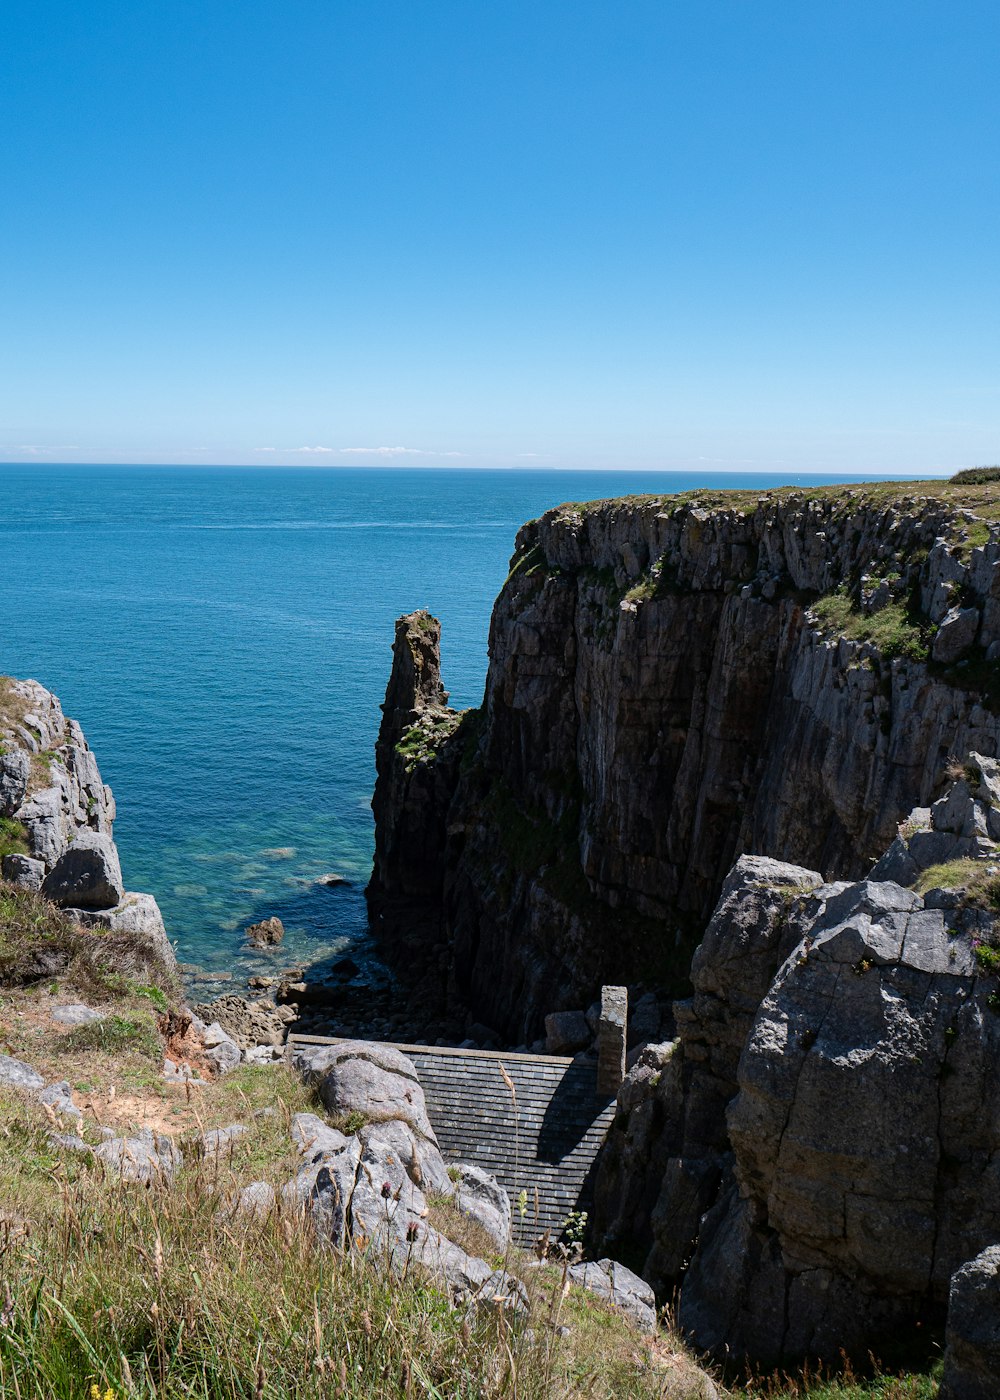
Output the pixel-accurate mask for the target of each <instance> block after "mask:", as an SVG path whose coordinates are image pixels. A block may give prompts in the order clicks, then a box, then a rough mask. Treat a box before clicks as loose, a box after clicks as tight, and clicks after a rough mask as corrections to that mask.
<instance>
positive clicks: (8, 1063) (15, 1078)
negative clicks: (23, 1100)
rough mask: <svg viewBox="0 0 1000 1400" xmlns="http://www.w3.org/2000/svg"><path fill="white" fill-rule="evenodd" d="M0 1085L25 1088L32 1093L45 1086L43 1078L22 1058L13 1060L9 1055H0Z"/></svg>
mask: <svg viewBox="0 0 1000 1400" xmlns="http://www.w3.org/2000/svg"><path fill="white" fill-rule="evenodd" d="M0 1086H3V1087H5V1088H10V1089H25V1090H27V1091H28V1092H29V1093H34V1092H37V1091H38V1090H39V1089H44V1088H45V1080H44V1079H43V1078H42V1076H41V1075H40V1074H39V1073H38V1071H37V1070H34V1069H32V1068H31V1066H30V1065H26V1064H25V1063H24V1061H23V1060H15V1059H14V1058H13V1056H11V1055H0Z"/></svg>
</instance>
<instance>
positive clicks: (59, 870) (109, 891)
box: [42, 829, 125, 909]
mask: <svg viewBox="0 0 1000 1400" xmlns="http://www.w3.org/2000/svg"><path fill="white" fill-rule="evenodd" d="M42 893H43V894H44V895H45V897H46V899H51V900H52V902H53V904H58V905H61V906H62V907H63V908H67V907H73V908H79V909H111V908H114V906H115V905H117V904H120V903H121V900H122V897H123V895H124V894H125V886H124V884H123V883H122V868H121V864H120V862H119V860H118V851H117V849H116V847H115V843H114V842H113V841H112V839H111V837H110V836H108V835H107V834H106V833H104V832H99V831H90V830H88V829H84V830H83V831H79V832H77V834H76V839H75V840H74V841H73V843H72V845H71V846H70V847H69V848H68V849H67V850H66V851H65V852H64V854H63V855H61V856H60V857H59V859H58V860H57V861H56V863H55V865H54V866H53V867H52V869H51V870H50V871H49V873H48V875H46V877H45V879H44V880H43V881H42Z"/></svg>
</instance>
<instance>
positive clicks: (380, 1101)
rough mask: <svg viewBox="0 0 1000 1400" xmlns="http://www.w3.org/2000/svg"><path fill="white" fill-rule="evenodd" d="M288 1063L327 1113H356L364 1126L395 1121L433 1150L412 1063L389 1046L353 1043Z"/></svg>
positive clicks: (302, 1052)
mask: <svg viewBox="0 0 1000 1400" xmlns="http://www.w3.org/2000/svg"><path fill="white" fill-rule="evenodd" d="M293 1063H294V1064H295V1066H296V1068H297V1069H298V1070H299V1072H300V1073H301V1074H302V1075H303V1077H304V1078H305V1079H306V1081H307V1082H309V1083H314V1084H316V1085H317V1086H318V1093H319V1098H320V1101H321V1102H322V1103H323V1105H324V1106H325V1107H326V1108H328V1109H329V1110H330V1112H331V1113H340V1114H350V1113H358V1114H361V1115H362V1117H363V1118H364V1119H365V1120H366V1121H367V1122H375V1123H378V1122H387V1121H389V1120H390V1119H394V1118H395V1119H399V1120H400V1121H402V1122H404V1123H406V1124H407V1125H408V1126H409V1127H410V1128H411V1129H412V1130H413V1132H414V1133H415V1134H416V1135H417V1137H418V1138H421V1139H423V1140H424V1141H425V1142H427V1143H431V1144H433V1145H434V1146H435V1147H436V1146H437V1138H436V1137H435V1136H434V1129H433V1128H432V1127H431V1122H430V1119H429V1118H428V1116H427V1106H426V1103H425V1101H424V1091H423V1089H422V1088H421V1087H420V1081H419V1079H418V1077H417V1071H416V1069H415V1068H414V1066H413V1062H412V1061H411V1060H408V1059H407V1058H406V1056H405V1055H404V1054H402V1052H401V1051H399V1050H395V1049H393V1048H392V1047H391V1046H389V1045H379V1044H376V1043H374V1042H371V1041H362V1040H352V1041H347V1042H344V1043H343V1044H341V1045H331V1046H329V1047H324V1048H323V1049H321V1050H319V1051H317V1050H315V1049H313V1048H312V1047H310V1048H309V1049H304V1050H300V1051H298V1052H297V1053H296V1055H295V1057H294V1060H293Z"/></svg>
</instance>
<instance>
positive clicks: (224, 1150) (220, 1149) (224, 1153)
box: [195, 1123, 250, 1159]
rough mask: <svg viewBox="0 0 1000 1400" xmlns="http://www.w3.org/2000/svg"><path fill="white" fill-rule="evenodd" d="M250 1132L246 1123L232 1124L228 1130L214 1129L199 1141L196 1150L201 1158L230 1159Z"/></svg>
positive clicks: (202, 1135)
mask: <svg viewBox="0 0 1000 1400" xmlns="http://www.w3.org/2000/svg"><path fill="white" fill-rule="evenodd" d="M249 1131H250V1129H249V1128H248V1127H247V1126H246V1124H245V1123H232V1124H230V1126H229V1127H228V1128H212V1129H210V1130H209V1131H208V1132H207V1133H202V1134H201V1136H200V1137H199V1138H198V1139H197V1141H196V1143H195V1150H196V1152H197V1153H198V1155H199V1156H201V1157H211V1158H216V1159H217V1158H220V1157H229V1156H231V1155H232V1153H233V1151H234V1149H235V1147H236V1145H237V1143H238V1142H239V1141H240V1139H241V1138H244V1137H246V1135H247V1133H248V1132H249Z"/></svg>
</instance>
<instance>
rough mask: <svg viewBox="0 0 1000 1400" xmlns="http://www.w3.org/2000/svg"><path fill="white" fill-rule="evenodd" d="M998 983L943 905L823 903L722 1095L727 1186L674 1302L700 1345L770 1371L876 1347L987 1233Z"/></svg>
mask: <svg viewBox="0 0 1000 1400" xmlns="http://www.w3.org/2000/svg"><path fill="white" fill-rule="evenodd" d="M991 998H995V981H994V979H993V978H992V977H986V976H982V975H980V972H979V969H978V966H977V960H976V957H975V955H974V952H973V949H972V946H971V943H970V941H969V939H968V938H966V937H964V936H962V935H961V934H960V933H959V932H958V930H957V929H956V928H955V926H954V924H953V922H952V920H951V917H950V916H949V915H947V914H946V912H945V911H943V910H941V909H927V908H925V907H924V905H923V901H922V900H921V899H920V897H919V896H918V895H916V894H914V893H913V891H911V890H906V889H903V888H901V887H900V886H897V885H893V884H887V883H878V882H873V881H862V882H861V883H860V884H857V885H852V886H848V887H847V888H844V889H842V890H840V891H839V892H837V893H833V894H832V895H831V897H829V898H827V899H826V900H825V902H824V904H823V907H822V909H821V910H820V912H819V913H818V914H817V916H816V918H815V919H814V920H813V922H812V924H811V926H810V927H809V928H808V930H807V931H806V933H805V936H804V937H803V938H802V939H801V940H800V941H799V943H798V944H797V945H796V947H795V948H794V949H793V950H792V951H791V953H790V955H789V956H788V957H787V958H786V959H785V961H784V963H783V965H782V967H781V969H780V971H779V972H778V975H777V977H776V978H775V980H774V983H773V985H772V987H771V989H770V990H769V991H768V993H767V995H766V996H765V997H764V999H763V1001H762V1003H761V1005H760V1009H759V1011H758V1013H757V1015H756V1017H755V1019H754V1022H753V1026H752V1028H751V1030H750V1034H749V1036H748V1038H747V1043H746V1046H745V1048H744V1051H743V1054H742V1057H741V1059H740V1064H739V1072H738V1083H739V1093H738V1095H737V1096H736V1098H734V1100H733V1101H732V1103H731V1104H730V1107H729V1110H728V1114H727V1121H728V1130H729V1141H730V1144H731V1147H732V1149H733V1152H734V1154H735V1160H734V1176H735V1184H734V1185H733V1186H732V1187H731V1188H729V1189H728V1190H727V1191H726V1193H725V1194H724V1195H723V1197H722V1198H721V1200H720V1201H719V1203H718V1204H717V1205H716V1206H715V1207H714V1208H713V1209H712V1211H711V1212H710V1213H709V1215H708V1217H707V1219H706V1220H705V1222H704V1224H703V1226H702V1229H701V1233H700V1237H699V1240H698V1245H697V1249H696V1252H695V1255H694V1259H693V1261H692V1264H691V1268H690V1270H689V1271H688V1274H687V1276H686V1278H685V1281H684V1286H683V1290H682V1294H681V1306H680V1321H681V1324H682V1326H683V1327H684V1328H685V1329H686V1331H687V1332H688V1333H689V1335H690V1336H691V1337H692V1340H693V1341H694V1343H695V1345H697V1346H698V1347H699V1349H703V1350H706V1351H711V1352H714V1353H716V1354H721V1353H722V1352H725V1353H726V1354H728V1355H730V1356H737V1357H738V1356H749V1357H753V1358H754V1359H755V1360H757V1361H759V1362H761V1363H763V1364H765V1365H770V1364H772V1363H777V1362H778V1361H779V1360H783V1359H788V1358H790V1357H795V1356H805V1355H818V1356H820V1357H824V1358H827V1359H831V1360H835V1359H836V1358H837V1357H838V1356H839V1354H840V1352H841V1350H842V1349H843V1350H846V1351H847V1352H848V1354H852V1355H862V1356H863V1355H864V1354H865V1353H866V1352H867V1351H868V1350H869V1349H873V1350H875V1351H878V1350H879V1349H880V1348H881V1346H882V1345H883V1344H884V1342H885V1341H886V1339H887V1336H888V1335H889V1334H890V1333H892V1332H895V1331H897V1330H898V1329H899V1328H902V1327H905V1326H907V1325H909V1324H911V1323H913V1322H914V1321H915V1320H916V1318H917V1317H918V1315H919V1314H920V1313H921V1311H922V1309H924V1308H925V1307H926V1305H927V1303H928V1300H930V1302H931V1303H932V1305H937V1307H938V1308H939V1310H940V1311H941V1312H943V1309H944V1304H945V1301H946V1299H947V1296H948V1287H949V1282H950V1279H951V1275H952V1273H953V1272H954V1270H955V1269H956V1268H957V1267H958V1266H959V1265H960V1264H961V1263H962V1261H963V1260H965V1259H968V1258H969V1257H970V1256H972V1255H974V1254H976V1253H977V1252H978V1250H980V1249H981V1248H982V1247H983V1246H984V1244H986V1243H988V1242H989V1241H990V1240H991V1239H995V1238H997V1237H998V1236H1000V1191H998V1186H1000V1076H998V1075H997V1072H996V1069H995V1066H996V1065H997V1064H998V1063H1000V1018H998V1017H997V1015H996V1013H995V1012H994V1010H993V1003H992V1001H991Z"/></svg>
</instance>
